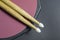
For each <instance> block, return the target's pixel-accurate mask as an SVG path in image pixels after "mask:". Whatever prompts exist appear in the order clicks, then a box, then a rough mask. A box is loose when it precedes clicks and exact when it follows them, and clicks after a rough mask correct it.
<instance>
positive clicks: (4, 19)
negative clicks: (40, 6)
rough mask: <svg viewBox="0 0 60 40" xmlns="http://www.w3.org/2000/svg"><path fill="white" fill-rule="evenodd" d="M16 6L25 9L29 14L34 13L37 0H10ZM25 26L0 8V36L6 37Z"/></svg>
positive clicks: (20, 30)
mask: <svg viewBox="0 0 60 40" xmlns="http://www.w3.org/2000/svg"><path fill="white" fill-rule="evenodd" d="M12 1H13V2H14V3H16V4H17V5H18V6H20V7H21V8H23V9H24V10H25V11H27V12H28V13H29V14H30V15H31V16H34V15H35V11H36V6H37V0H12ZM25 28H26V26H25V25H24V24H22V23H20V22H18V21H17V20H15V19H13V18H12V17H10V16H9V15H7V14H6V13H5V12H4V11H2V10H0V38H7V37H11V36H14V35H16V34H18V33H20V32H22V31H23V30H24V29H25Z"/></svg>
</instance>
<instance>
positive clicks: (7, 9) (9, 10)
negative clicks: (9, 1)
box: [0, 1, 40, 32]
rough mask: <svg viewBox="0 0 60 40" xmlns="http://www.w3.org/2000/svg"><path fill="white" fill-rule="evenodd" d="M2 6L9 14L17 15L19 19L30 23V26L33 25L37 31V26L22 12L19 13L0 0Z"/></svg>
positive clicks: (27, 23)
mask: <svg viewBox="0 0 60 40" xmlns="http://www.w3.org/2000/svg"><path fill="white" fill-rule="evenodd" d="M0 6H1V8H3V9H4V10H6V11H7V12H8V13H9V14H11V15H12V16H14V17H16V18H17V19H18V20H20V21H22V22H23V23H25V24H26V25H28V26H29V27H31V28H32V29H34V30H36V31H37V27H35V26H34V25H33V24H31V23H30V22H29V21H28V20H26V19H25V18H24V17H22V16H21V15H20V14H18V13H17V12H16V11H14V10H13V9H12V8H10V7H8V6H7V5H6V4H4V3H3V2H2V1H0ZM39 30H40V29H39ZM39 32H40V31H39Z"/></svg>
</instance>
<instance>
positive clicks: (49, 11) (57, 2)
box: [15, 0, 60, 40]
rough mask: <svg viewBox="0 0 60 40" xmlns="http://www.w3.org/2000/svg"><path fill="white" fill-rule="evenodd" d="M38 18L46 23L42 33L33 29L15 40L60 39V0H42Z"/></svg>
mask: <svg viewBox="0 0 60 40" xmlns="http://www.w3.org/2000/svg"><path fill="white" fill-rule="evenodd" d="M37 20H39V21H41V22H42V23H44V25H45V28H43V29H42V28H41V30H42V32H41V33H37V32H35V31H34V30H31V31H30V32H28V33H27V34H25V35H23V36H21V37H18V38H17V39H15V40H60V0H41V12H40V13H39V15H38V17H37Z"/></svg>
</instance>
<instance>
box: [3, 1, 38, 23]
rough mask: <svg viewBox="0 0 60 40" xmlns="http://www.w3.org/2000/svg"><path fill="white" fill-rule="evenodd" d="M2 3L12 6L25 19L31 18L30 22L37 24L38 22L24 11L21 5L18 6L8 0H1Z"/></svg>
mask: <svg viewBox="0 0 60 40" xmlns="http://www.w3.org/2000/svg"><path fill="white" fill-rule="evenodd" d="M2 1H3V2H4V3H6V4H7V5H9V6H10V7H12V8H13V9H14V10H16V11H17V12H19V14H21V15H22V16H24V17H26V18H27V19H29V20H31V21H32V22H34V23H36V24H39V22H38V21H37V20H36V19H35V18H33V17H32V16H31V15H29V14H28V13H27V12H26V11H24V10H23V9H22V8H21V7H18V6H17V5H16V4H14V3H13V2H11V1H10V0H8V1H7V0H2Z"/></svg>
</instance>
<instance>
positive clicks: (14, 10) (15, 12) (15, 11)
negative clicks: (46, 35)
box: [0, 0, 44, 33]
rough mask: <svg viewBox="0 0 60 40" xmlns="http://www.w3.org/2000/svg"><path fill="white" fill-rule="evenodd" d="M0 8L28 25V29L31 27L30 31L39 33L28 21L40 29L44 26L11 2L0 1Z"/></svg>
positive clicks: (8, 0)
mask: <svg viewBox="0 0 60 40" xmlns="http://www.w3.org/2000/svg"><path fill="white" fill-rule="evenodd" d="M0 7H1V8H3V9H4V10H6V11H7V12H8V13H9V14H11V15H12V16H14V17H15V18H17V19H18V20H20V21H21V22H23V23H25V24H26V25H28V27H31V28H32V29H34V30H36V31H37V32H38V33H40V32H41V30H40V28H38V27H36V26H34V25H33V24H32V23H31V22H30V21H32V22H34V23H36V24H38V25H39V26H40V27H42V28H43V27H44V25H43V24H42V23H41V22H39V21H37V20H36V19H35V18H33V17H32V16H31V15H29V14H28V13H27V12H26V11H24V10H23V9H22V8H21V7H18V6H17V5H16V4H14V3H13V2H11V1H10V0H0ZM23 16H24V17H25V18H24V17H23ZM26 18H27V19H29V20H30V21H28V20H27V19H26Z"/></svg>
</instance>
